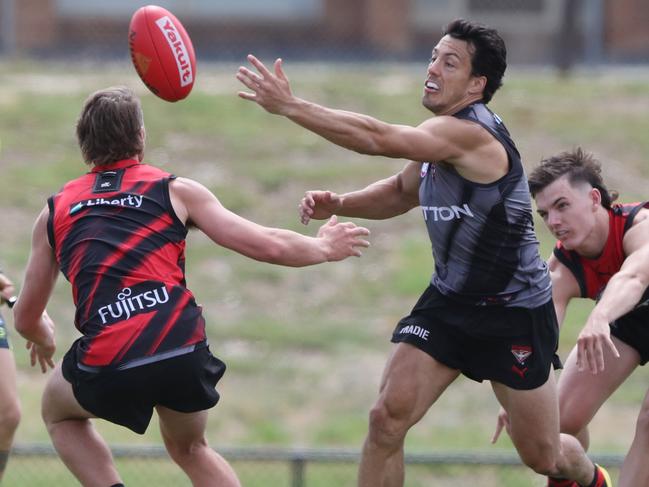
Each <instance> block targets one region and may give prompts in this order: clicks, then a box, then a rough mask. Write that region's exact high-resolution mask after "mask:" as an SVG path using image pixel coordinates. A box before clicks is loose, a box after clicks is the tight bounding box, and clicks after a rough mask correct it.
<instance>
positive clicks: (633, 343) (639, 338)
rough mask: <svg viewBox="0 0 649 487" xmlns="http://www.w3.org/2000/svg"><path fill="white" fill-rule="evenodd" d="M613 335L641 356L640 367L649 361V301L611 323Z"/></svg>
mask: <svg viewBox="0 0 649 487" xmlns="http://www.w3.org/2000/svg"><path fill="white" fill-rule="evenodd" d="M611 335H613V336H614V337H617V338H619V339H620V340H622V341H623V342H624V343H626V344H627V345H629V346H630V347H633V348H635V349H636V350H637V351H638V353H639V354H640V365H644V364H646V363H647V361H649V301H645V302H644V303H642V304H641V305H640V306H638V307H636V308H635V309H632V310H631V311H629V312H628V313H627V314H625V315H624V316H621V317H620V318H618V319H617V320H615V321H614V322H613V323H611Z"/></svg>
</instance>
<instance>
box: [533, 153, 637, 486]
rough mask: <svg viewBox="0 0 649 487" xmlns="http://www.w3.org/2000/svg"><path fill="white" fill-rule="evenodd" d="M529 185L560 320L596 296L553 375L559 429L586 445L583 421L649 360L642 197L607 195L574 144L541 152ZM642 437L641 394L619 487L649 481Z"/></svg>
mask: <svg viewBox="0 0 649 487" xmlns="http://www.w3.org/2000/svg"><path fill="white" fill-rule="evenodd" d="M529 186H530V191H531V192H532V196H533V197H534V199H535V200H536V206H537V211H538V213H539V215H540V216H541V217H542V218H543V221H544V222H545V224H546V226H547V227H548V229H549V230H550V231H551V232H552V234H553V235H554V236H555V237H556V238H557V240H558V241H557V244H556V247H555V248H554V252H553V254H552V256H551V257H550V259H549V262H548V263H549V267H550V273H551V276H552V285H553V292H552V296H553V299H554V305H555V308H556V311H557V316H558V319H559V323H561V322H563V319H564V316H565V314H566V309H567V307H568V304H569V303H570V301H571V300H572V299H576V298H587V299H592V300H595V301H596V305H595V307H594V308H593V310H592V311H591V313H590V315H589V316H588V319H587V320H586V323H585V325H584V327H583V329H582V331H581V333H580V334H579V338H578V340H577V344H576V346H575V347H574V348H573V350H572V352H571V353H570V355H569V356H568V359H567V361H566V364H565V368H564V370H563V372H562V373H561V375H560V377H559V382H558V390H559V406H560V417H561V431H562V432H564V433H569V434H571V435H574V436H576V437H577V438H578V439H579V440H580V442H581V443H582V445H583V446H584V448H588V446H589V435H588V423H590V421H591V420H592V418H593V417H594V416H595V414H596V413H597V411H598V410H599V408H600V407H601V406H602V404H603V403H604V401H606V399H607V398H608V397H610V395H611V394H612V393H613V392H614V391H615V390H616V389H617V388H618V387H619V386H620V385H621V384H622V383H623V382H624V381H625V380H626V379H627V377H629V375H630V374H631V373H632V372H633V371H634V370H635V369H636V367H638V365H644V364H645V363H646V362H647V360H649V327H648V325H649V290H648V289H647V286H649V203H647V202H644V203H632V204H623V203H613V202H614V201H615V199H616V198H617V194H616V193H614V192H611V191H609V190H608V189H607V188H606V185H605V184H604V181H603V180H602V176H601V163H600V162H599V161H598V160H597V159H596V158H595V157H594V156H593V155H592V154H590V153H588V152H585V151H583V150H582V149H581V148H578V149H575V150H573V151H567V152H562V153H560V154H557V155H555V156H552V157H549V158H547V159H545V160H543V161H541V163H540V165H539V166H538V167H536V168H535V169H534V170H533V171H532V173H531V174H530V177H529ZM648 445H649V394H648V395H647V396H645V399H644V402H643V404H642V410H641V411H640V414H639V416H638V421H637V425H636V434H635V438H634V440H633V443H632V444H631V448H630V450H629V453H628V455H627V456H626V458H625V460H624V464H623V465H622V470H621V472H620V479H619V485H620V487H638V486H641V485H649V463H648V462H647V461H646V454H647V447H648ZM549 485H566V484H565V483H559V482H555V483H553V482H552V481H551V482H550V484H549Z"/></svg>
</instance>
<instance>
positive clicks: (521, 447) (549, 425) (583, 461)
mask: <svg viewBox="0 0 649 487" xmlns="http://www.w3.org/2000/svg"><path fill="white" fill-rule="evenodd" d="M492 386H493V389H494V392H495V393H496V396H497V397H498V400H499V401H500V404H501V405H502V406H503V408H505V410H506V411H507V413H508V415H509V422H510V435H511V438H512V441H513V442H514V446H516V450H517V451H518V454H519V455H520V457H521V460H523V462H524V463H525V464H526V465H527V466H529V467H530V468H532V469H533V470H534V471H535V472H537V473H539V474H541V475H547V476H552V477H561V478H566V479H570V480H575V481H577V482H578V483H579V484H582V485H588V484H589V483H590V482H591V481H592V479H593V472H594V465H593V462H591V461H590V459H589V458H588V457H587V456H586V453H585V452H584V449H583V448H582V447H581V445H580V444H579V442H578V441H577V439H576V438H575V437H573V436H570V435H560V434H559V405H558V402H557V391H556V384H555V379H554V374H553V373H552V372H551V373H550V377H549V379H548V381H547V382H546V383H545V384H544V385H542V386H541V387H539V388H537V389H533V390H528V391H519V390H514V389H511V388H509V387H506V386H504V385H503V384H500V383H496V382H493V383H492Z"/></svg>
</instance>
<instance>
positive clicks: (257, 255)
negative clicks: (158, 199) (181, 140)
mask: <svg viewBox="0 0 649 487" xmlns="http://www.w3.org/2000/svg"><path fill="white" fill-rule="evenodd" d="M170 192H171V198H172V203H173V205H174V209H175V210H176V213H177V214H178V217H179V218H180V219H181V221H184V222H191V223H192V224H194V225H196V227H198V229H200V230H201V231H203V232H204V233H205V234H206V235H207V236H208V237H210V238H211V239H212V240H213V241H214V242H215V243H217V244H219V245H222V246H223V247H227V248H229V249H232V250H234V251H235V252H239V253H240V254H243V255H245V256H247V257H250V258H252V259H255V260H259V261H263V262H269V263H272V264H280V265H285V266H291V267H302V266H307V265H313V264H319V263H322V262H327V261H338V260H343V259H345V258H347V257H351V256H356V257H360V256H361V249H362V248H364V247H369V242H367V241H366V240H365V239H364V237H365V236H367V235H369V230H367V229H366V228H363V227H358V226H356V225H355V224H354V223H352V222H345V223H339V222H338V221H337V218H336V217H335V216H333V217H332V218H330V219H329V221H328V222H327V223H325V224H324V225H322V226H321V227H320V229H319V231H318V235H317V237H308V236H306V235H302V234H300V233H297V232H293V231H291V230H285V229H281V228H269V227H265V226H262V225H258V224H256V223H254V222H251V221H250V220H247V219H245V218H243V217H241V216H239V215H237V214H235V213H233V212H231V211H229V210H228V209H227V208H225V207H224V206H223V205H221V203H220V202H219V201H218V199H217V198H216V197H215V196H214V195H213V194H212V193H211V192H210V191H209V190H208V189H207V188H205V187H204V186H203V185H201V184H200V183H198V182H196V181H193V180H191V179H185V178H178V179H176V180H174V181H173V182H172V183H171V184H170Z"/></svg>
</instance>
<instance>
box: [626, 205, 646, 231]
mask: <svg viewBox="0 0 649 487" xmlns="http://www.w3.org/2000/svg"><path fill="white" fill-rule="evenodd" d="M643 208H649V201H645V202H644V203H640V204H639V205H637V206H636V207H635V208H633V209H632V210H631V211H630V212H629V216H627V217H626V222H624V231H623V232H622V233H623V234H624V233H626V232H627V230H628V229H629V228H631V225H633V219H634V218H635V216H636V215H637V214H638V212H639V211H640V210H642V209H643Z"/></svg>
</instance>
